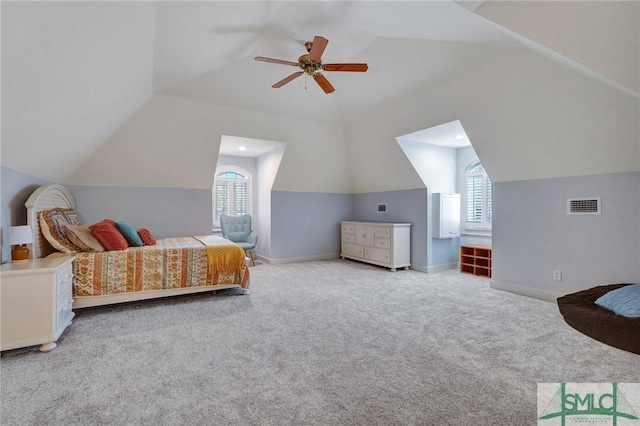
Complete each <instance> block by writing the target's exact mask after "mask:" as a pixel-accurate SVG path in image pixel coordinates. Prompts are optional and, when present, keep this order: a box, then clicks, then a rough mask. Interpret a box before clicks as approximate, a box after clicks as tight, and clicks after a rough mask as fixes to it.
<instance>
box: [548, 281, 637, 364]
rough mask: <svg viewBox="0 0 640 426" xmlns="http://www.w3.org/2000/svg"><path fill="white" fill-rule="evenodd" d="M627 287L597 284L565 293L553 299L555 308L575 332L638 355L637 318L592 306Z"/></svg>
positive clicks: (623, 285)
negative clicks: (602, 298) (555, 300)
mask: <svg viewBox="0 0 640 426" xmlns="http://www.w3.org/2000/svg"><path fill="white" fill-rule="evenodd" d="M628 285H630V284H609V285H601V286H597V287H593V288H590V289H587V290H582V291H579V292H577V293H571V294H567V295H565V296H562V297H559V298H558V299H557V303H558V308H559V309H560V313H561V314H562V316H563V317H564V320H565V322H566V323H567V324H569V325H570V326H571V327H573V328H575V329H576V330H578V331H579V332H581V333H583V334H585V335H587V336H589V337H591V338H592V339H596V340H598V341H600V342H602V343H605V344H607V345H610V346H613V347H615V348H618V349H622V350H625V351H629V352H632V353H635V354H639V355H640V318H631V317H625V316H622V315H617V314H615V313H613V312H611V311H610V310H608V309H605V308H602V307H600V306H598V305H596V303H595V301H596V300H597V299H598V298H599V297H600V296H602V295H604V294H606V293H608V292H610V291H612V290H616V289H619V288H622V287H625V286H628Z"/></svg>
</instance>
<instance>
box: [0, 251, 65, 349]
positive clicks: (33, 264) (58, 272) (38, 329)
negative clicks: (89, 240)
mask: <svg viewBox="0 0 640 426" xmlns="http://www.w3.org/2000/svg"><path fill="white" fill-rule="evenodd" d="M72 260H73V258H72V257H69V256H64V257H54V258H45V259H29V260H28V261H27V262H25V263H5V264H4V265H2V274H1V280H0V305H1V306H0V309H1V311H0V317H1V319H0V321H1V322H0V342H1V345H0V346H1V347H0V350H3V351H4V350H8V349H15V348H22V347H26V346H34V345H40V344H42V346H41V347H40V350H41V351H42V352H49V351H51V350H53V349H54V348H55V347H56V343H55V342H56V340H58V338H59V337H60V335H61V334H62V332H63V331H64V329H65V328H67V326H69V324H71V320H72V319H73V317H74V316H75V314H74V313H73V311H72V310H71V309H72V303H73V298H72V291H71V284H72V281H73V271H72V264H71V262H72Z"/></svg>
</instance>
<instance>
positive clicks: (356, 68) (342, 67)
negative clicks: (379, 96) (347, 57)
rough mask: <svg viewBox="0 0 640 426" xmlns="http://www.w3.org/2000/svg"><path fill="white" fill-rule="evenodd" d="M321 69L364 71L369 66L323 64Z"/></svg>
mask: <svg viewBox="0 0 640 426" xmlns="http://www.w3.org/2000/svg"><path fill="white" fill-rule="evenodd" d="M322 69H323V70H325V71H352V72H365V71H366V70H368V69H369V67H368V66H367V64H324V65H323V66H322Z"/></svg>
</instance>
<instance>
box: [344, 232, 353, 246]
mask: <svg viewBox="0 0 640 426" xmlns="http://www.w3.org/2000/svg"><path fill="white" fill-rule="evenodd" d="M342 242H343V243H352V244H353V243H355V242H356V235H355V234H342Z"/></svg>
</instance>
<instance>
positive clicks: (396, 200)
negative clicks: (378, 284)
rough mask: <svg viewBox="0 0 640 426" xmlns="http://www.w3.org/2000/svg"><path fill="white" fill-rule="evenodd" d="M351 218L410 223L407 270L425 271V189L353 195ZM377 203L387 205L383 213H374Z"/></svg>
mask: <svg viewBox="0 0 640 426" xmlns="http://www.w3.org/2000/svg"><path fill="white" fill-rule="evenodd" d="M354 198H355V200H354V210H353V217H351V218H350V220H356V221H366V222H396V223H398V222H400V223H410V224H411V267H412V268H415V269H418V270H423V271H426V270H427V267H428V266H429V264H428V260H427V255H428V252H427V235H428V234H427V211H428V210H427V209H428V208H430V202H429V197H428V194H427V189H426V188H420V189H407V190H402V191H384V192H368V193H363V194H356V195H355V196H354ZM379 203H386V204H387V212H386V213H378V211H377V206H378V204H379Z"/></svg>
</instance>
